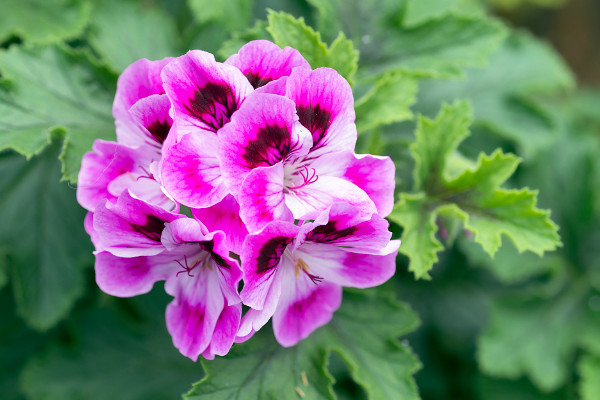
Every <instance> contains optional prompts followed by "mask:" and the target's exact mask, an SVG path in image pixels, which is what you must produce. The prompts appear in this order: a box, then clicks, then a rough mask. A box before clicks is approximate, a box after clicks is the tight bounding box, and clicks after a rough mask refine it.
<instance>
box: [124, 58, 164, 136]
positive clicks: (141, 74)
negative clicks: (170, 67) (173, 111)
mask: <svg viewBox="0 0 600 400" xmlns="http://www.w3.org/2000/svg"><path fill="white" fill-rule="evenodd" d="M171 60H173V58H171V57H167V58H164V59H162V60H158V61H150V60H147V59H145V58H144V59H141V60H138V61H136V62H134V63H133V64H131V65H130V66H128V67H127V68H125V71H123V73H122V74H121V75H120V76H119V80H118V81H117V92H116V94H115V101H114V103H113V116H114V117H115V123H116V126H117V138H118V141H119V143H122V144H125V145H128V146H139V138H138V137H137V135H136V131H137V130H138V127H137V124H136V123H135V121H133V119H132V118H131V115H130V114H129V109H130V108H131V106H133V105H134V104H135V103H136V102H137V101H138V100H140V99H143V98H145V97H148V96H150V95H153V94H163V93H165V91H164V89H163V84H162V80H161V78H160V73H161V71H162V69H163V67H164V66H165V65H166V64H167V63H169V62H170V61H171Z"/></svg>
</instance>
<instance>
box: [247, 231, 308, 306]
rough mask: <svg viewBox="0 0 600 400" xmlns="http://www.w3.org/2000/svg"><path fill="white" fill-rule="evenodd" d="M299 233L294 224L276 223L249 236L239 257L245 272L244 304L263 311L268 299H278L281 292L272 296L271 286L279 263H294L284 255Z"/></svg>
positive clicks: (275, 277) (275, 279)
mask: <svg viewBox="0 0 600 400" xmlns="http://www.w3.org/2000/svg"><path fill="white" fill-rule="evenodd" d="M299 230H300V228H298V226H296V225H294V224H293V223H289V222H283V221H273V222H271V223H270V224H268V225H267V226H265V227H264V229H262V230H261V231H260V232H258V233H255V234H250V235H248V236H247V237H246V240H245V241H244V246H243V248H242V254H241V255H240V258H241V260H242V269H243V270H244V288H243V289H242V292H241V293H240V296H241V298H242V302H243V303H244V304H246V305H247V306H249V307H251V308H254V309H256V310H262V309H263V308H265V304H266V303H268V301H269V297H271V296H273V295H277V296H279V294H278V290H276V291H275V292H274V293H271V286H272V285H273V284H274V282H277V271H278V270H279V267H280V264H282V265H284V264H286V263H291V261H290V260H289V257H283V255H284V252H285V250H286V248H287V247H288V246H289V245H291V244H292V243H293V242H294V239H295V238H296V236H297V235H298V233H299ZM291 267H292V268H293V264H292V265H291Z"/></svg>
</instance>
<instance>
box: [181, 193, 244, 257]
mask: <svg viewBox="0 0 600 400" xmlns="http://www.w3.org/2000/svg"><path fill="white" fill-rule="evenodd" d="M192 214H193V215H194V218H196V219H198V220H200V221H201V222H202V223H203V224H204V225H205V226H206V228H207V229H208V230H209V231H210V232H214V231H223V232H225V236H226V237H225V246H227V248H228V249H229V250H230V251H233V252H234V253H236V254H240V253H241V251H242V243H244V239H245V238H246V236H247V235H248V229H246V225H244V223H243V222H242V219H241V218H240V205H239V204H238V202H237V201H236V200H235V198H234V197H233V196H232V195H227V196H225V198H224V199H223V200H221V201H220V202H219V203H217V204H215V205H214V206H211V207H207V208H194V209H192Z"/></svg>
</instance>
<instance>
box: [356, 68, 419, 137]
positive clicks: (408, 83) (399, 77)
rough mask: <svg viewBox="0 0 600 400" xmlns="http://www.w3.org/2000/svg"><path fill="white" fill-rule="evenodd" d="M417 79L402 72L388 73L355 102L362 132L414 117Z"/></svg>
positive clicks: (359, 131) (357, 122)
mask: <svg viewBox="0 0 600 400" xmlns="http://www.w3.org/2000/svg"><path fill="white" fill-rule="evenodd" d="M416 95H417V80H416V79H415V78H414V77H412V76H410V75H408V74H404V73H401V72H398V73H390V74H384V75H382V76H381V77H379V78H378V79H377V80H376V81H375V84H374V85H373V87H372V88H371V89H370V90H369V91H368V92H367V93H366V94H365V95H364V96H362V97H361V98H360V99H358V100H357V101H356V103H355V109H356V128H357V129H358V133H359V134H360V133H362V132H365V131H369V130H372V129H375V128H377V127H379V126H382V125H389V124H392V123H394V122H401V121H404V120H407V119H411V118H412V116H413V114H412V112H411V111H410V107H411V106H412V105H413V104H414V102H415V100H416Z"/></svg>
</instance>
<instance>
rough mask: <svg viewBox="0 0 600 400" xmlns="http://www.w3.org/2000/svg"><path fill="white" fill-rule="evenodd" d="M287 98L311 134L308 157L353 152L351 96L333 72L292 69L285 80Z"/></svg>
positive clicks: (344, 83)
mask: <svg viewBox="0 0 600 400" xmlns="http://www.w3.org/2000/svg"><path fill="white" fill-rule="evenodd" d="M286 97H288V98H290V99H291V100H293V101H294V103H295V104H296V108H297V110H298V116H299V119H300V122H301V123H302V125H304V126H305V127H306V128H308V130H310V131H311V133H312V138H313V147H312V149H311V154H315V155H317V154H324V153H329V152H334V151H342V150H354V146H355V144H356V137H357V136H356V126H355V125H354V118H355V114H354V97H353V95H352V89H351V88H350V85H349V84H348V82H347V81H346V80H345V79H344V78H343V77H342V76H341V75H340V74H338V73H337V72H336V71H335V70H333V69H330V68H317V69H315V70H314V71H310V70H307V69H304V68H295V69H294V70H293V71H292V73H291V74H290V76H289V77H288V79H287V90H286Z"/></svg>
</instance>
